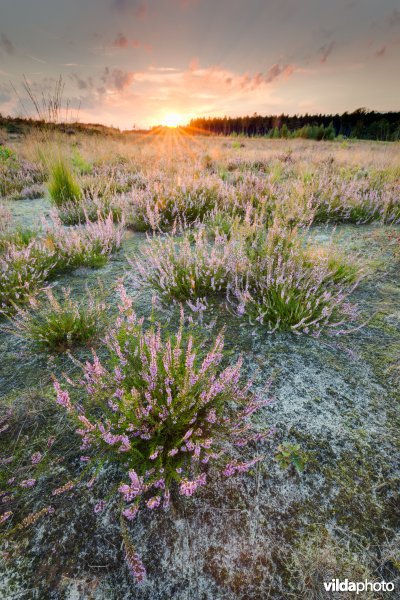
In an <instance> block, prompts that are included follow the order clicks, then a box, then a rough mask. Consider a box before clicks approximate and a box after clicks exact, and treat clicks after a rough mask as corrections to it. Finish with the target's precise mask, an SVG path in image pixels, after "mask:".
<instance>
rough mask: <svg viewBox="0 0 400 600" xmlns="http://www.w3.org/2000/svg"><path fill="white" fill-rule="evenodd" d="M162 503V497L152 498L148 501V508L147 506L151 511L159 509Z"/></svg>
mask: <svg viewBox="0 0 400 600" xmlns="http://www.w3.org/2000/svg"><path fill="white" fill-rule="evenodd" d="M160 502H161V498H160V496H153V497H152V498H150V499H149V500H147V502H146V506H147V508H150V510H153V509H154V508H158V507H159V506H160Z"/></svg>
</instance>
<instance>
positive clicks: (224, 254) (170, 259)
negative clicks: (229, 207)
mask: <svg viewBox="0 0 400 600" xmlns="http://www.w3.org/2000/svg"><path fill="white" fill-rule="evenodd" d="M192 240H193V241H192ZM235 255H236V249H235V244H234V242H232V241H228V240H227V239H226V237H225V236H224V235H219V234H218V233H217V234H216V236H215V240H214V243H213V244H210V243H209V242H208V240H207V237H206V233H205V231H204V230H203V229H200V230H199V231H197V232H196V233H194V234H193V236H191V235H190V234H188V233H185V234H183V236H182V238H180V239H174V238H173V237H169V236H168V237H165V238H161V239H159V238H153V239H152V240H151V241H149V244H148V245H147V247H146V248H145V249H144V250H143V259H142V260H141V261H138V262H137V264H136V265H134V266H135V270H137V272H138V273H139V276H140V278H141V280H142V281H143V282H144V283H145V284H147V285H151V286H152V287H153V288H155V289H156V290H157V291H158V292H159V293H160V294H161V295H162V296H164V297H166V298H173V299H176V300H188V299H191V298H203V297H205V296H210V295H216V294H221V293H222V294H223V293H224V292H225V290H226V288H227V286H228V284H229V278H230V277H231V271H232V272H235V269H237V268H238V265H239V261H238V260H237V259H236V260H235Z"/></svg>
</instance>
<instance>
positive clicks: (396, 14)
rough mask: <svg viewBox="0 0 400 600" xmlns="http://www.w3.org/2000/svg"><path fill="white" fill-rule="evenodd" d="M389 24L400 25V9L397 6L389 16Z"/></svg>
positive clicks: (392, 26)
mask: <svg viewBox="0 0 400 600" xmlns="http://www.w3.org/2000/svg"><path fill="white" fill-rule="evenodd" d="M387 22H388V25H389V27H391V28H395V27H400V10H399V9H398V8H395V9H394V11H393V12H392V13H391V14H390V15H389V17H388V20H387Z"/></svg>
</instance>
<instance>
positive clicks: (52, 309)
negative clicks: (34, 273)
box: [2, 288, 106, 351]
mask: <svg viewBox="0 0 400 600" xmlns="http://www.w3.org/2000/svg"><path fill="white" fill-rule="evenodd" d="M44 292H45V298H44V299H42V300H38V299H36V298H31V299H30V300H31V301H30V308H29V309H25V310H24V309H18V310H17V313H16V315H15V316H13V317H12V318H11V323H10V325H8V326H5V327H2V329H3V331H4V330H5V331H7V332H8V333H11V334H12V335H14V336H17V337H19V338H22V339H24V340H27V341H29V342H33V343H34V344H35V345H37V346H39V347H41V348H44V349H48V350H56V351H64V350H66V349H67V348H71V347H73V346H75V345H79V344H85V343H87V342H90V341H92V340H93V339H94V338H95V337H96V336H97V335H98V334H99V333H100V332H101V331H103V330H104V327H105V324H106V304H105V301H104V293H103V294H93V293H92V292H90V290H87V292H86V295H85V296H84V297H83V298H82V299H80V300H79V301H76V300H73V299H72V298H71V296H70V293H71V290H69V289H65V288H63V296H62V298H61V299H60V300H57V299H56V298H55V296H54V293H53V290H51V289H50V288H46V289H45V290H44Z"/></svg>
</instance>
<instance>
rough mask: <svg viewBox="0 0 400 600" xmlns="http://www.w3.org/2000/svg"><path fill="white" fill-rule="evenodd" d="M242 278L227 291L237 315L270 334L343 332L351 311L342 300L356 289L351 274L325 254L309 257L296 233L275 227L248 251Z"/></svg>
mask: <svg viewBox="0 0 400 600" xmlns="http://www.w3.org/2000/svg"><path fill="white" fill-rule="evenodd" d="M247 254H248V256H249V258H250V260H249V269H248V273H247V275H246V277H245V278H243V279H237V280H236V282H235V283H234V284H233V285H232V286H231V287H230V289H229V290H228V293H229V294H230V293H232V294H233V297H234V299H235V302H236V310H237V313H238V314H239V315H245V314H246V315H248V316H249V317H250V319H252V320H253V319H254V320H255V321H257V322H259V323H262V324H263V325H265V326H267V328H268V329H269V330H270V332H273V331H277V330H279V331H292V332H293V333H312V334H313V335H319V334H320V333H321V331H323V330H325V329H326V330H329V331H331V332H336V333H343V332H344V330H343V327H344V325H345V323H346V321H347V320H349V319H350V320H351V319H353V318H355V317H356V309H355V307H354V306H352V305H350V304H348V303H347V298H348V296H349V295H350V293H351V292H352V291H353V289H354V287H355V286H356V285H357V283H358V280H357V279H356V274H355V271H354V270H352V269H351V268H350V267H349V268H346V267H345V266H344V265H343V263H340V262H338V261H334V260H333V259H330V258H329V257H328V256H323V255H322V256H320V257H318V256H315V257H312V256H311V255H310V254H309V253H308V252H307V250H306V249H305V247H304V244H303V241H302V240H301V238H299V237H298V235H297V233H296V232H295V231H293V230H292V231H291V230H288V229H285V228H282V227H281V226H279V225H277V224H275V225H274V226H273V227H271V229H269V230H268V232H267V233H266V234H262V236H261V241H260V238H256V239H255V240H253V241H252V243H251V244H250V247H248V249H247Z"/></svg>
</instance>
